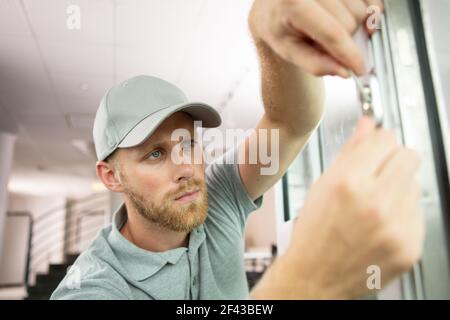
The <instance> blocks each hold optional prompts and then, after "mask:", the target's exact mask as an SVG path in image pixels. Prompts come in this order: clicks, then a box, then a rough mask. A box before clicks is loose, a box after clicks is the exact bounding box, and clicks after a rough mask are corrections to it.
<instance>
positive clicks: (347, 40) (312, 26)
mask: <svg viewBox="0 0 450 320" xmlns="http://www.w3.org/2000/svg"><path fill="white" fill-rule="evenodd" d="M301 4H302V5H301V6H300V5H293V6H291V7H289V10H288V13H289V14H290V19H289V22H288V24H289V25H290V26H291V27H292V28H294V29H297V30H298V31H300V32H304V33H305V34H307V36H308V37H310V38H311V39H313V40H314V41H315V42H317V43H319V44H320V45H321V47H323V49H324V50H325V51H326V52H327V53H328V54H329V55H331V56H332V57H333V58H334V59H336V60H337V61H338V62H339V63H341V64H342V65H344V66H346V67H348V68H350V69H351V70H353V71H354V72H355V73H357V74H363V73H364V70H365V68H364V60H363V57H362V54H361V52H360V50H359V49H358V47H357V46H356V44H355V42H354V41H353V39H352V38H351V36H350V34H349V33H348V32H347V31H346V30H345V28H344V27H343V26H342V25H341V24H340V23H339V21H338V20H337V19H336V18H335V17H333V16H332V15H331V14H330V13H329V12H328V11H327V10H325V9H324V8H322V7H321V6H320V5H319V4H318V3H316V2H314V1H304V2H302V3H301ZM305 12H308V14H305Z"/></svg>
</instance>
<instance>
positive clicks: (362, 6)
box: [343, 0, 367, 24]
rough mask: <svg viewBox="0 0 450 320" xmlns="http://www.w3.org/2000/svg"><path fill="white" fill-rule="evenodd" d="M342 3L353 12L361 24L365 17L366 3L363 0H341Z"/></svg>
mask: <svg viewBox="0 0 450 320" xmlns="http://www.w3.org/2000/svg"><path fill="white" fill-rule="evenodd" d="M343 4H344V5H345V6H346V7H347V9H348V10H350V12H351V13H352V14H353V17H355V19H356V21H357V22H358V24H362V23H363V22H364V21H366V18H367V3H366V2H364V1H363V0H343Z"/></svg>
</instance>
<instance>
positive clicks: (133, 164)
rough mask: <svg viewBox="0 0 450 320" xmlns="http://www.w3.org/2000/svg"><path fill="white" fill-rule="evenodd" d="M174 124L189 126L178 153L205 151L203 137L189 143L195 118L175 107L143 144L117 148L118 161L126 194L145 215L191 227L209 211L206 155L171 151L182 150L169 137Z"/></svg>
mask: <svg viewBox="0 0 450 320" xmlns="http://www.w3.org/2000/svg"><path fill="white" fill-rule="evenodd" d="M176 129H186V130H187V131H188V132H190V136H186V137H185V139H184V140H183V141H184V142H183V144H182V145H183V152H178V153H177V154H179V155H186V153H187V152H189V151H190V152H191V153H192V154H194V151H195V152H196V154H197V155H198V154H200V155H202V153H201V146H200V142H199V141H194V143H193V144H192V145H191V143H190V142H191V139H192V140H193V139H194V137H195V135H194V130H195V129H194V121H193V120H192V118H191V117H190V116H189V115H187V114H186V113H183V112H177V113H175V114H173V115H172V116H171V117H169V118H168V119H166V120H165V121H164V122H163V123H162V124H161V125H160V126H159V127H158V129H157V130H156V131H155V132H154V133H153V134H152V135H151V137H150V138H149V139H147V141H145V143H143V144H142V145H140V146H137V147H133V148H127V149H118V150H117V151H116V153H117V154H116V155H115V163H116V168H117V167H118V169H119V176H120V179H121V182H122V185H123V187H124V193H125V195H126V196H127V197H128V198H129V200H130V202H131V203H132V204H133V206H134V207H135V208H136V210H137V211H138V212H139V213H140V214H141V215H142V216H143V217H145V218H146V219H148V220H149V221H150V222H152V223H155V224H158V225H160V226H162V227H165V228H168V229H170V230H173V231H185V232H189V231H191V230H192V229H194V228H195V227H197V226H198V225H200V224H202V223H203V222H204V220H205V219H206V216H207V211H208V196H207V192H206V185H205V181H204V169H205V168H204V164H203V161H201V163H200V164H195V163H196V162H195V161H185V163H182V164H179V163H180V162H178V164H177V161H174V159H173V158H172V151H173V150H174V148H175V150H180V149H179V147H180V145H181V144H180V141H179V140H178V141H172V140H171V139H172V133H173V132H174V130H176ZM187 149H190V150H187ZM178 159H180V158H178ZM185 160H186V157H185ZM187 162H189V163H187Z"/></svg>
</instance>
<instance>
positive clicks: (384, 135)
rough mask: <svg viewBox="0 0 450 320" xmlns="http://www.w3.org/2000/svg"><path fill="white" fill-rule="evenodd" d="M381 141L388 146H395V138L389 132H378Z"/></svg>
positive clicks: (392, 133)
mask: <svg viewBox="0 0 450 320" xmlns="http://www.w3.org/2000/svg"><path fill="white" fill-rule="evenodd" d="M380 136H381V139H382V140H383V141H384V142H385V143H386V144H389V145H391V146H392V145H397V137H396V135H395V133H394V132H392V131H390V130H381V131H380Z"/></svg>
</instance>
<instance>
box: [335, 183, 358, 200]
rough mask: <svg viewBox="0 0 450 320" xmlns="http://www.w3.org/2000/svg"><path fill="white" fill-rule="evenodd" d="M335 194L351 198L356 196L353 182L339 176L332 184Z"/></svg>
mask: <svg viewBox="0 0 450 320" xmlns="http://www.w3.org/2000/svg"><path fill="white" fill-rule="evenodd" d="M334 191H335V193H336V194H337V196H339V197H341V198H343V199H352V198H354V197H355V196H356V193H357V188H356V186H355V183H354V182H353V181H352V180H351V179H349V178H341V179H340V180H339V181H337V182H336V183H335V185H334Z"/></svg>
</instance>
